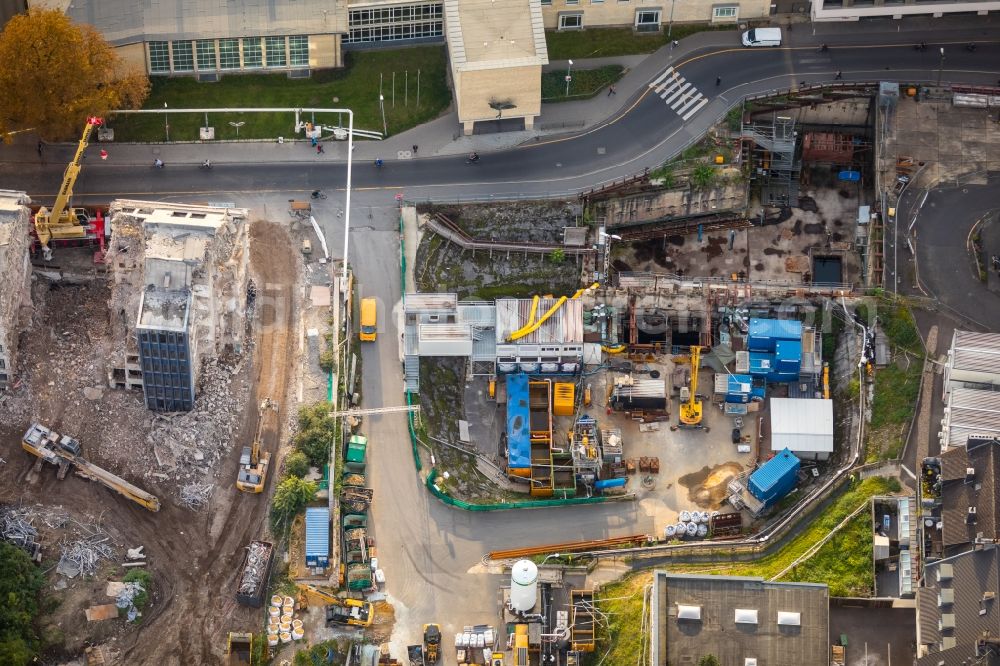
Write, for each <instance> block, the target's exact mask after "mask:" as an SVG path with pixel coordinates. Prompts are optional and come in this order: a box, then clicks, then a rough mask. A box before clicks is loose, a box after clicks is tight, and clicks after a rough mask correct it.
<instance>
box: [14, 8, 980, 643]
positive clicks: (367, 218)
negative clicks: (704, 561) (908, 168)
mask: <svg viewBox="0 0 1000 666" xmlns="http://www.w3.org/2000/svg"><path fill="white" fill-rule="evenodd" d="M807 31H808V28H804V27H803V28H800V31H799V32H795V33H794V34H793V33H789V34H788V35H787V37H788V39H789V42H790V47H788V48H782V49H736V48H723V49H721V50H720V49H715V50H709V49H706V50H703V51H700V52H695V53H694V54H692V55H690V57H688V58H686V59H685V60H684V61H682V62H680V63H678V64H676V67H677V69H678V70H679V71H680V73H681V74H682V75H683V76H684V77H685V78H686V79H687V80H688V81H690V82H691V83H692V85H693V86H694V87H695V88H697V89H698V90H699V91H701V92H702V93H703V94H705V95H706V96H708V97H709V100H710V101H709V102H708V103H707V104H706V105H705V106H704V107H703V108H701V109H700V110H699V111H698V112H697V113H695V114H694V115H693V116H692V117H690V118H689V119H688V120H687V121H683V120H682V119H681V117H680V116H679V115H678V114H677V113H676V112H674V111H672V110H671V109H670V108H668V106H667V104H666V103H665V102H664V100H662V99H660V97H659V96H658V95H656V94H653V93H652V92H651V91H650V90H649V89H648V88H647V89H644V90H643V91H641V92H638V93H636V95H635V97H634V98H633V99H632V100H631V101H630V103H629V104H628V105H626V107H625V110H624V111H623V112H622V113H620V114H618V115H616V116H614V117H612V118H610V119H608V120H607V121H605V122H603V123H601V124H599V125H598V126H596V127H594V128H592V129H589V130H587V131H585V132H581V133H579V134H576V135H571V136H566V137H560V138H554V139H546V140H541V141H538V142H535V143H533V144H529V145H525V146H521V147H519V148H516V149H512V150H507V151H503V152H498V153H492V154H489V155H485V156H484V157H483V160H482V162H481V163H480V164H477V165H474V166H467V165H465V164H464V163H463V160H461V159H460V158H455V157H442V158H421V159H419V160H412V161H406V162H395V161H392V162H388V163H387V166H386V168H385V169H384V170H382V171H375V170H374V169H372V168H371V167H370V165H368V164H363V165H359V167H358V168H356V169H355V173H354V186H355V187H356V188H357V189H358V190H359V191H358V192H357V193H356V195H355V199H354V202H353V206H352V209H353V210H352V213H353V223H352V247H351V256H352V264H353V265H354V266H355V268H356V272H357V275H358V278H359V281H360V283H361V288H362V291H363V293H364V295H375V296H377V297H378V298H379V299H380V300H381V301H382V302H383V303H385V304H396V303H399V302H400V300H401V294H400V285H399V279H398V275H399V265H398V255H397V251H396V248H397V247H398V234H397V218H396V213H395V206H394V202H393V201H392V198H391V195H392V194H393V193H395V192H396V191H398V190H399V189H400V188H402V187H404V186H405V188H406V194H407V197H408V198H412V199H417V200H419V199H448V200H454V199H455V198H456V197H458V196H463V197H471V196H495V197H496V198H498V199H502V198H504V197H505V196H510V195H514V194H516V195H519V196H524V195H531V194H535V195H546V194H557V193H559V194H568V193H571V192H575V191H579V190H582V189H587V188H590V187H593V186H594V185H595V184H599V183H601V182H604V181H608V180H612V179H616V178H621V177H622V176H626V175H630V174H632V173H635V172H637V171H639V170H641V169H642V168H645V167H653V166H657V165H659V164H660V163H662V162H663V161H664V160H665V159H667V158H669V157H672V156H673V155H675V154H677V153H678V152H679V151H680V150H682V149H683V148H684V147H685V146H686V145H687V144H688V143H689V142H691V141H692V140H694V139H696V138H698V137H700V136H701V135H702V134H703V133H704V132H705V130H706V129H707V128H708V127H709V126H711V125H712V124H713V123H714V122H715V121H716V120H717V119H718V118H720V117H721V116H722V115H724V114H725V113H726V112H727V111H728V109H729V107H730V106H731V105H732V104H734V103H735V102H737V101H738V100H739V99H740V98H741V97H743V96H745V95H750V94H757V93H762V92H767V91H770V90H775V89H782V88H788V87H789V86H793V85H796V84H798V83H799V82H802V81H805V82H807V83H818V82H822V81H830V80H833V79H834V75H835V73H836V72H837V71H842V72H843V75H844V79H845V80H847V81H852V80H853V81H875V80H882V79H891V80H899V81H902V82H914V81H923V82H930V83H932V82H934V81H935V80H936V78H937V75H938V71H937V68H938V66H939V59H938V53H937V43H935V40H934V35H935V34H940V33H933V32H927V33H924V34H921V33H919V32H911V33H909V34H906V35H905V36H904V35H900V34H897V33H896V32H887V33H883V34H875V33H871V32H868V33H866V34H865V33H863V31H862V32H859V33H858V34H854V35H852V36H849V37H846V38H844V39H840V41H839V42H838V43H837V45H836V46H833V47H832V48H831V49H830V50H829V51H828V52H825V53H820V52H818V51H817V49H816V47H815V45H806V44H802V45H796V40H803V41H805V40H811V39H812V38H810V37H809V36H808V35H806V34H805V33H806V32H807ZM975 34H978V35H981V34H982V33H981V32H977V33H975ZM974 38H975V35H974V34H973V33H972V32H971V31H970V32H969V33H966V34H959V33H956V37H955V38H954V40H953V41H949V42H948V45H947V46H946V49H947V53H948V59H947V61H946V63H945V67H944V70H943V72H942V76H943V78H944V80H945V81H951V82H964V83H972V84H984V85H985V84H994V83H995V82H996V81H997V78H998V68H1000V46H998V45H997V44H996V43H995V42H994V43H987V42H981V43H980V45H979V48H978V49H977V52H976V53H967V52H966V51H965V50H964V49H962V48H961V47H960V46H956V44H964V43H966V42H967V41H968V40H970V39H974ZM880 40H883V41H889V42H895V45H885V44H880V43H878V42H879V41H880ZM920 40H924V41H926V42H927V44H928V49H927V51H924V52H918V51H916V50H915V49H913V47H912V44H913V43H914V42H916V41H920ZM830 41H831V44H833V43H834V42H833V41H832V40H830ZM843 41H847V42H850V41H854V42H855V43H854V44H847V43H845V44H841V43H840V42H843ZM661 71H662V70H661ZM717 76H721V77H722V81H721V85H719V86H716V77H717ZM344 169H345V166H344V164H343V163H329V164H326V165H323V166H318V167H317V166H314V165H310V167H308V168H307V169H306V170H304V169H303V166H302V165H298V164H287V163H284V164H282V163H275V164H244V165H229V164H226V165H220V166H219V167H218V168H217V169H215V170H214V171H213V173H212V178H211V185H210V186H206V185H205V182H206V179H205V178H204V177H203V175H202V174H200V173H199V172H198V171H197V169H196V168H194V167H190V168H186V167H182V166H178V167H177V168H168V169H166V170H164V171H154V170H153V169H149V168H141V167H140V168H122V167H115V166H111V165H105V164H96V165H94V164H92V165H90V166H88V168H87V169H86V170H85V171H84V172H83V175H82V176H81V178H80V180H79V182H78V184H77V188H76V189H77V193H78V195H88V194H89V195H91V196H92V197H93V198H98V197H101V198H103V199H104V200H107V199H110V198H112V197H135V198H148V197H150V196H151V195H152V196H156V197H159V198H170V199H178V198H183V197H185V196H187V197H190V196H191V195H193V194H212V195H215V196H213V198H216V199H221V198H223V197H224V198H225V199H226V200H234V201H241V203H242V199H244V198H252V197H254V196H256V195H259V194H260V193H262V192H263V193H266V192H272V193H282V194H290V193H292V192H301V191H309V190H311V189H315V188H325V189H327V190H333V189H336V188H338V187H339V186H340V184H341V183H343V182H344V176H345V173H344ZM61 171H62V166H61V165H58V164H54V165H50V166H48V167H42V168H38V167H33V166H29V165H10V164H4V165H2V166H0V182H3V183H4V186H5V187H7V188H12V189H14V188H17V189H25V190H27V191H29V192H31V191H32V190H33V189H35V188H36V184H37V183H53V182H58V178H59V174H60V173H61ZM368 190H374V191H368ZM36 196H37V195H36ZM41 198H43V199H44V198H45V197H44V196H41ZM369 205H370V206H371V207H369ZM331 217H332V216H331ZM324 226H325V227H327V228H326V229H325V231H326V232H327V235H328V238H330V239H331V242H332V244H333V245H334V246H339V240H338V239H339V238H340V234H342V233H343V230H342V228H341V229H340V230H338V229H337V228H336V226H335V225H334V224H333V223H329V224H326V223H324ZM388 315H389V312H388V308H386V309H384V310H383V317H382V331H381V333H382V342H381V343H380V344H378V345H373V346H367V347H365V348H364V349H363V351H362V353H363V357H364V369H365V372H364V379H363V382H364V395H365V399H366V404H367V406H369V407H378V406H382V405H396V404H399V402H400V399H401V387H402V377H401V370H400V364H399V360H398V355H397V349H396V346H395V344H393V343H392V340H393V339H394V338H396V337H398V334H399V332H398V331H395V330H394V329H395V321H394V320H393V319H392V318H391V317H390V316H388ZM366 428H367V430H368V433H369V437H370V440H369V441H370V442H371V443H372V445H371V446H372V455H371V461H372V463H373V464H372V465H371V470H372V471H371V475H372V484H373V486H374V487H375V490H376V503H375V505H374V508H373V513H374V516H375V518H376V524H377V533H376V538H377V543H378V546H379V549H378V553H379V558H380V562H381V564H382V566H383V568H384V569H385V570H386V574H387V577H388V591H389V593H390V596H391V597H392V599H393V601H394V602H395V604H396V612H397V620H398V622H399V627H400V631H397V633H396V634H395V636H394V650H393V653H394V654H395V655H396V656H398V655H399V654H400V651H399V648H400V646H403V645H405V644H406V643H407V642H413V641H415V640H416V639H417V638H418V636H419V627H420V625H421V623H423V622H430V621H438V622H440V623H441V624H442V629H443V631H444V632H445V634H446V635H447V634H449V633H450V632H454V631H456V630H457V629H460V627H461V625H464V624H473V623H479V622H493V621H495V608H496V583H497V582H498V580H499V577H496V576H488V575H485V574H484V575H468V573H469V572H470V571H472V572H476V571H477V570H479V571H481V565H480V559H481V557H482V555H483V554H484V553H485V552H487V551H489V550H491V549H494V548H500V547H511V546H514V545H517V544H536V543H551V542H557V541H573V540H579V539H597V538H603V537H609V536H617V535H623V534H633V533H651V532H653V531H654V530H655V529H656V527H657V526H656V525H654V524H653V519H652V518H651V515H652V513H653V512H652V509H653V507H651V506H648V505H647V506H644V505H643V503H641V502H640V503H637V504H618V503H614V504H608V505H601V506H593V507H573V508H566V509H559V510H550V511H542V510H538V511H530V512H502V513H468V512H462V511H458V510H453V509H449V508H447V507H445V506H444V505H442V504H440V503H439V502H437V501H436V500H434V499H433V498H432V497H431V496H430V495H429V493H427V492H426V491H425V490H424V489H423V488H422V487H421V485H420V482H419V479H418V477H417V475H415V474H414V470H413V462H412V458H411V455H410V445H409V437H408V433H407V429H406V422H405V418H403V417H401V416H399V415H392V416H388V415H387V416H381V417H379V416H376V417H369V421H368V423H367V424H366ZM445 654H446V655H447V654H450V653H449V651H448V650H445Z"/></svg>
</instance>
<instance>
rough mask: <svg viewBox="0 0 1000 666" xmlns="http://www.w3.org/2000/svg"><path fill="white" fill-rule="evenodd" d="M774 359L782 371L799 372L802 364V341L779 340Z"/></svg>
mask: <svg viewBox="0 0 1000 666" xmlns="http://www.w3.org/2000/svg"><path fill="white" fill-rule="evenodd" d="M774 358H775V361H776V362H777V365H778V368H779V369H780V370H782V371H785V370H794V371H795V372H798V371H799V366H800V365H801V364H802V341H801V340H778V341H777V342H775V343H774Z"/></svg>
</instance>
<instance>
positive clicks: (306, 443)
mask: <svg viewBox="0 0 1000 666" xmlns="http://www.w3.org/2000/svg"><path fill="white" fill-rule="evenodd" d="M335 434H336V421H335V420H334V419H333V418H332V417H331V416H330V404H329V403H326V402H317V403H316V404H314V405H309V406H307V407H302V408H301V409H300V410H299V431H298V432H297V433H296V434H295V437H294V438H293V439H292V444H293V445H294V446H295V448H296V449H298V450H299V451H301V452H302V453H304V454H305V455H306V458H308V459H309V462H310V463H311V464H312V465H313V466H315V467H322V466H323V465H324V464H326V462H327V461H328V460H329V459H330V450H331V449H332V448H333V440H334V436H335Z"/></svg>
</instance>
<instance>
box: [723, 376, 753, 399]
mask: <svg viewBox="0 0 1000 666" xmlns="http://www.w3.org/2000/svg"><path fill="white" fill-rule="evenodd" d="M752 391H753V378H752V377H751V376H750V375H731V374H728V373H725V374H723V373H721V372H720V373H718V374H717V375H715V392H716V393H717V394H723V395H725V401H726V402H737V403H738V402H750V395H751V393H752Z"/></svg>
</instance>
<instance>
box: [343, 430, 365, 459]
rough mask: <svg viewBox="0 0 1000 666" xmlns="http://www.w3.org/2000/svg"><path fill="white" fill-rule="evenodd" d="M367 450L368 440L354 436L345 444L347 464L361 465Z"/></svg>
mask: <svg viewBox="0 0 1000 666" xmlns="http://www.w3.org/2000/svg"><path fill="white" fill-rule="evenodd" d="M367 449H368V438H367V437H365V436H364V435H354V436H352V437H351V439H350V441H349V442H348V443H347V462H349V463H363V462H364V461H365V451H366V450H367Z"/></svg>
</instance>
